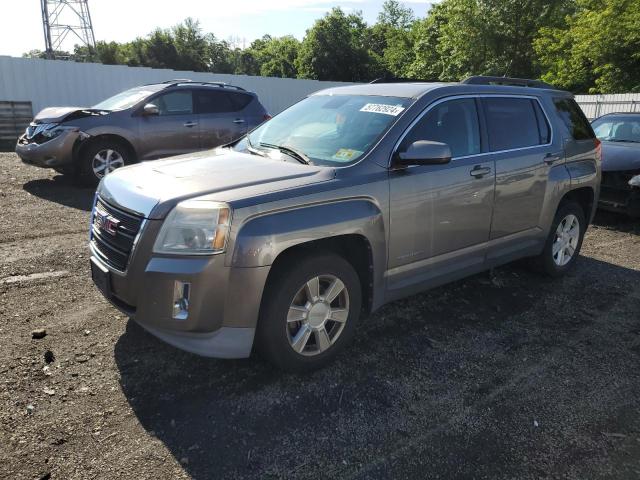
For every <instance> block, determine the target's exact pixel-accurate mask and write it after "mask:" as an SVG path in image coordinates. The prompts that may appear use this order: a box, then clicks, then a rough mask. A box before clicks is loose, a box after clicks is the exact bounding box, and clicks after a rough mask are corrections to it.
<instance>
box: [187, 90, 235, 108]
mask: <svg viewBox="0 0 640 480" xmlns="http://www.w3.org/2000/svg"><path fill="white" fill-rule="evenodd" d="M195 103H196V112H197V113H229V112H235V111H236V110H237V108H236V106H235V105H234V103H233V102H232V101H231V98H230V97H229V94H228V93H227V92H223V91H221V90H196V98H195Z"/></svg>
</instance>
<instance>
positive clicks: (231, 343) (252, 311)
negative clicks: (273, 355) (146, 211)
mask: <svg viewBox="0 0 640 480" xmlns="http://www.w3.org/2000/svg"><path fill="white" fill-rule="evenodd" d="M161 224H162V221H160V220H146V221H145V224H144V227H143V228H142V229H141V231H140V234H139V238H138V240H137V242H136V244H135V247H134V250H133V252H132V253H131V256H130V260H129V264H128V266H127V268H126V271H124V272H121V271H117V270H115V269H113V268H112V267H110V266H109V265H108V264H107V263H106V262H105V261H104V260H103V259H102V258H101V255H100V252H98V251H97V250H96V249H95V248H94V246H93V245H90V249H91V253H92V257H93V259H94V261H96V262H98V263H99V264H100V265H102V266H103V267H104V268H106V269H108V270H109V272H110V274H109V276H110V292H109V294H108V297H107V300H109V301H110V302H111V303H112V304H113V305H114V306H115V307H117V308H118V309H119V310H120V311H122V312H123V313H124V314H126V315H127V316H129V317H131V318H133V319H134V320H135V321H136V322H137V323H138V324H140V325H141V326H142V327H143V328H145V329H146V330H147V331H149V332H150V333H152V334H153V335H155V336H156V337H158V338H160V339H161V340H163V341H165V342H167V343H169V344H171V345H174V346H176V347H178V348H180V349H183V350H186V351H189V352H192V353H195V354H198V355H202V356H208V357H218V358H246V357H248V356H249V355H250V353H251V348H252V346H253V337H254V333H255V327H256V324H257V319H258V314H259V310H260V302H261V299H262V291H263V288H264V285H265V283H266V279H267V274H268V271H269V267H257V268H233V267H230V266H225V264H224V255H212V256H199V257H186V256H185V257H181V256H159V255H156V254H153V253H152V249H153V243H154V241H155V238H156V236H157V234H158V231H159V229H160V227H161ZM184 284H188V285H189V296H188V297H189V298H188V309H187V311H186V315H184V314H176V310H175V292H176V286H177V285H184ZM183 313H184V312H183Z"/></svg>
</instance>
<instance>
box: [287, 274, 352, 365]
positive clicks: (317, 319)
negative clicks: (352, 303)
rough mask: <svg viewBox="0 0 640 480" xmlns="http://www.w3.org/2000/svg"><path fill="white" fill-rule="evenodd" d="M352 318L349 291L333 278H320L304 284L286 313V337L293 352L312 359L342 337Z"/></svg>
mask: <svg viewBox="0 0 640 480" xmlns="http://www.w3.org/2000/svg"><path fill="white" fill-rule="evenodd" d="M348 317H349V292H348V291H347V288H346V286H345V285H344V283H343V282H342V280H340V279H339V278H338V277H336V276H334V275H319V276H317V277H313V278H311V279H310V280H309V281H307V283H305V284H304V285H302V286H301V287H300V289H299V290H298V292H297V293H296V295H295V296H294V298H293V301H292V302H291V305H290V306H289V310H288V312H287V337H288V339H289V344H290V345H291V348H293V350H294V351H296V352H297V353H299V354H301V355H305V356H312V355H318V354H320V353H322V352H325V351H326V350H327V349H328V348H330V347H331V346H332V345H333V344H334V343H335V342H336V340H337V339H338V337H340V334H341V333H342V332H343V330H344V327H345V325H346V322H347V319H348Z"/></svg>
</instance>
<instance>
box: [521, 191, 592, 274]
mask: <svg viewBox="0 0 640 480" xmlns="http://www.w3.org/2000/svg"><path fill="white" fill-rule="evenodd" d="M586 228H587V222H586V220H585V216H584V211H583V210H582V207H581V206H580V205H579V204H578V203H576V202H571V201H569V202H565V203H562V204H561V205H560V207H559V208H558V211H557V212H556V215H555V217H554V220H553V224H552V226H551V231H550V232H549V237H548V238H547V242H546V243H545V247H544V250H543V252H542V253H541V254H540V255H539V256H537V257H535V258H533V259H532V263H533V266H534V267H535V268H536V269H537V270H539V271H541V272H543V273H546V274H547V275H550V276H552V277H559V276H561V275H564V274H565V273H566V272H567V271H568V270H569V269H570V268H571V267H572V266H573V265H574V263H575V261H576V258H577V257H578V254H579V253H580V248H581V247H582V240H583V238H584V233H585V231H586Z"/></svg>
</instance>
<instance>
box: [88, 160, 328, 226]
mask: <svg viewBox="0 0 640 480" xmlns="http://www.w3.org/2000/svg"><path fill="white" fill-rule="evenodd" d="M334 176H335V169H333V168H329V167H318V166H314V165H303V164H299V163H292V162H286V161H282V160H280V159H272V158H267V157H260V156H257V155H251V154H246V153H240V152H234V151H231V150H227V149H217V150H209V151H205V152H199V153H195V154H188V155H180V156H178V157H172V158H168V159H166V160H155V161H151V162H144V163H140V164H137V165H132V166H129V167H124V168H120V169H118V170H116V171H115V172H113V173H111V174H109V175H107V176H106V177H105V178H104V179H103V180H102V182H100V185H99V187H98V194H99V195H100V196H101V197H103V198H104V199H105V200H107V201H109V202H111V203H115V204H116V205H120V206H122V207H124V208H126V209H128V210H131V211H133V212H136V213H138V214H140V215H142V216H144V217H146V218H163V217H164V216H165V215H166V214H167V213H168V211H169V210H170V209H171V208H173V206H174V205H175V204H176V203H177V202H179V201H181V200H185V199H187V198H193V197H198V196H202V195H208V194H211V197H212V199H213V200H217V201H230V200H233V199H234V198H237V195H234V194H233V191H237V190H238V189H243V190H242V197H244V198H246V197H251V196H255V195H260V194H265V193H269V192H274V191H277V190H283V189H287V188H293V187H299V186H302V185H308V184H312V183H318V182H323V181H328V180H331V179H333V178H334ZM158 205H162V206H164V208H155V207H156V206H158Z"/></svg>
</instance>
